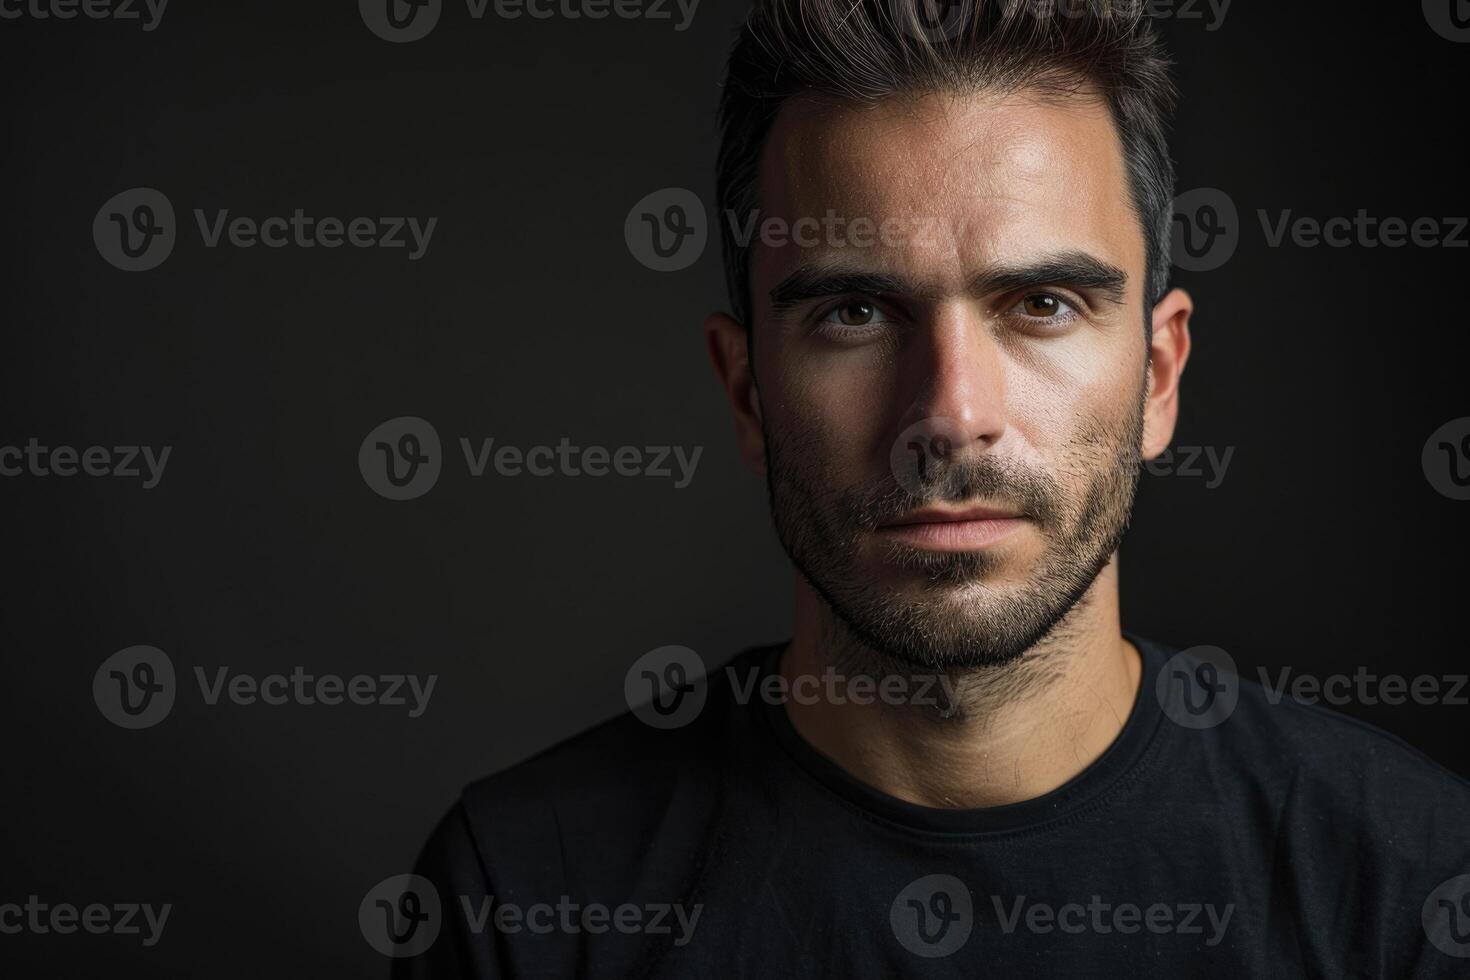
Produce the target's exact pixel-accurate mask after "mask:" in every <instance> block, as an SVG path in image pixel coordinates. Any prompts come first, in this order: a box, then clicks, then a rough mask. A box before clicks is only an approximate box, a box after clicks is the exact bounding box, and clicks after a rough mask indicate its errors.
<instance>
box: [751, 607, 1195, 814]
mask: <svg viewBox="0 0 1470 980" xmlns="http://www.w3.org/2000/svg"><path fill="white" fill-rule="evenodd" d="M1123 636H1124V638H1125V639H1127V640H1128V641H1129V642H1131V643H1132V644H1133V645H1134V646H1135V647H1136V648H1137V649H1138V652H1139V656H1140V658H1141V660H1142V670H1141V676H1140V678H1139V687H1138V696H1137V697H1136V698H1135V699H1134V702H1133V709H1132V711H1130V712H1129V714H1128V719H1127V721H1126V722H1124V724H1123V728H1122V730H1121V731H1120V732H1119V733H1118V736H1117V738H1115V739H1114V740H1113V743H1112V744H1111V745H1110V746H1108V748H1107V749H1106V750H1105V751H1104V752H1103V754H1102V755H1101V756H1099V757H1098V758H1097V759H1096V760H1095V761H1094V762H1093V763H1092V764H1091V765H1089V766H1088V767H1087V768H1086V769H1084V770H1082V771H1081V772H1080V773H1078V774H1077V775H1076V776H1074V777H1072V778H1071V779H1069V780H1068V781H1067V782H1065V783H1063V784H1062V785H1061V786H1058V787H1057V788H1056V789H1054V790H1052V791H1051V792H1049V793H1046V794H1044V795H1042V796H1038V797H1034V798H1032V799H1029V800H1023V801H1021V802H1019V803H1011V804H1007V805H1004V806H995V807H977V808H972V809H948V808H940V807H928V806H921V805H919V804H916V803H909V802H907V801H905V800H901V799H899V798H897V797H895V796H890V795H888V794H887V793H884V792H882V791H881V790H878V789H875V788H874V787H872V786H869V785H868V784H867V783H865V782H863V781H862V780H860V779H858V778H857V777H855V776H853V775H852V774H850V773H849V772H847V770H845V769H843V768H842V767H841V766H839V765H838V764H837V763H836V762H834V761H832V760H831V759H830V758H828V757H827V756H825V755H823V754H822V753H820V752H818V751H817V750H816V749H815V748H814V747H813V746H812V745H811V744H810V743H809V742H807V740H806V739H805V738H803V737H802V735H801V734H800V733H799V732H797V730H796V727H795V726H794V725H793V724H792V723H791V718H790V717H789V716H788V715H787V713H786V707H785V705H784V704H781V703H779V702H775V701H771V702H767V701H762V700H759V699H758V700H757V704H758V705H759V706H760V713H761V715H762V716H763V718H764V720H765V723H766V726H765V727H766V728H767V729H768V731H769V732H770V734H772V735H773V736H774V737H775V739H776V741H777V742H779V743H780V745H781V747H782V749H784V750H785V752H786V754H787V755H788V756H789V757H790V758H791V760H792V761H793V762H794V763H796V765H797V766H798V767H799V768H800V769H802V770H803V771H804V772H805V773H806V774H807V775H809V776H811V777H812V778H814V779H815V780H816V781H817V782H819V783H821V784H822V785H823V786H824V787H825V788H826V789H828V790H830V791H831V792H833V793H836V794H837V795H838V796H840V797H842V798H843V799H844V800H846V801H847V802H848V803H850V804H853V805H855V806H857V807H859V808H860V809H862V810H864V811H866V812H868V813H871V814H873V815H876V816H878V817H881V818H883V819H884V820H887V821H890V822H892V823H896V824H899V825H901V826H904V827H908V828H911V829H914V830H919V831H926V832H931V833H942V834H977V833H998V832H1007V831H1017V830H1023V829H1030V828H1033V827H1035V826H1038V825H1040V824H1043V823H1048V822H1051V821H1053V820H1059V819H1062V818H1063V817H1066V816H1069V815H1072V814H1074V813H1077V812H1078V811H1080V810H1083V809H1085V808H1087V807H1089V806H1091V805H1092V804H1094V803H1096V802H1099V801H1101V800H1102V799H1103V798H1104V797H1105V796H1106V795H1107V793H1108V792H1109V790H1111V789H1113V788H1115V787H1117V786H1118V785H1119V784H1120V783H1121V782H1122V781H1123V780H1124V779H1125V778H1126V777H1128V776H1129V775H1130V774H1132V773H1133V772H1134V771H1135V770H1136V769H1137V768H1138V766H1139V764H1140V763H1141V762H1142V761H1143V757H1144V755H1145V753H1146V752H1147V750H1148V748H1149V746H1150V745H1151V743H1152V742H1153V737H1154V734H1155V732H1156V731H1157V730H1158V728H1159V721H1160V719H1161V718H1162V716H1163V710H1162V708H1161V706H1160V705H1159V701H1158V698H1157V697H1156V696H1155V695H1154V691H1155V690H1156V686H1157V682H1158V674H1159V669H1160V667H1161V666H1162V665H1163V663H1164V661H1165V660H1166V659H1167V656H1168V655H1167V652H1166V651H1165V650H1164V649H1163V648H1162V647H1160V646H1159V645H1157V644H1155V643H1153V642H1151V641H1149V640H1145V639H1142V638H1141V637H1139V636H1136V635H1134V634H1133V633H1130V632H1128V631H1126V630H1125V631H1124V633H1123ZM783 648H784V644H777V645H775V646H772V647H769V648H767V649H766V650H765V651H763V652H762V653H761V655H760V658H759V662H760V664H761V674H762V676H765V675H769V674H771V673H774V672H776V671H777V670H778V669H779V659H780V655H781V650H782V649H783Z"/></svg>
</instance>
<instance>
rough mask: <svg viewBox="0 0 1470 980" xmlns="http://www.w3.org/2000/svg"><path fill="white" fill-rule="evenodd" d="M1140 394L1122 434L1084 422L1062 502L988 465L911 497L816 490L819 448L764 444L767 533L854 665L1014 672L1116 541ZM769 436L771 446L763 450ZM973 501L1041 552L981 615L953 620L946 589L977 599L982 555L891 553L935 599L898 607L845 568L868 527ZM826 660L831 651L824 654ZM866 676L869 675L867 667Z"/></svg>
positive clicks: (956, 468)
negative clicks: (825, 611) (1035, 542)
mask: <svg viewBox="0 0 1470 980" xmlns="http://www.w3.org/2000/svg"><path fill="white" fill-rule="evenodd" d="M1144 393H1145V389H1143V388H1142V387H1141V390H1140V394H1139V398H1138V401H1137V405H1136V410H1135V411H1134V412H1133V414H1132V416H1131V417H1130V418H1129V419H1128V420H1127V422H1126V424H1125V427H1124V429H1123V431H1122V432H1119V433H1115V432H1112V431H1110V430H1109V427H1108V426H1107V425H1106V424H1105V423H1103V422H1102V421H1101V420H1099V419H1092V420H1091V421H1090V422H1089V424H1088V425H1087V426H1086V427H1085V429H1084V430H1083V431H1082V432H1081V434H1079V436H1078V438H1077V439H1076V440H1074V442H1073V443H1072V445H1071V447H1070V452H1069V459H1068V462H1067V463H1066V464H1065V465H1066V466H1067V467H1068V468H1069V469H1071V470H1072V471H1073V472H1075V473H1076V474H1079V475H1082V476H1085V477H1086V478H1087V480H1088V482H1087V485H1086V487H1085V488H1084V489H1083V491H1082V492H1081V494H1080V495H1077V496H1076V497H1075V499H1068V496H1067V493H1066V491H1065V490H1064V489H1063V486H1062V484H1060V483H1059V482H1058V481H1057V480H1056V479H1055V477H1053V476H1052V475H1051V474H1048V473H1042V472H1039V471H1036V470H1034V469H1030V468H1027V467H1024V466H1020V465H1018V464H1016V463H1015V462H1014V461H1013V460H1008V459H1005V458H1002V457H992V456H988V455H982V456H978V457H973V458H971V457H958V458H957V459H956V461H955V462H954V464H953V465H951V466H950V467H949V468H948V469H947V470H946V472H945V473H943V474H942V475H940V476H939V477H938V478H936V479H935V480H933V481H932V482H930V483H928V484H926V485H924V486H923V487H921V488H919V492H918V493H914V492H911V491H910V490H909V489H908V488H905V487H904V486H902V485H900V484H899V482H898V481H897V480H896V479H895V478H893V477H892V476H883V477H879V478H876V479H873V480H869V481H865V482H864V483H862V484H859V485H858V486H856V487H853V488H849V489H845V490H836V491H830V490H825V489H822V488H823V487H824V486H826V485H830V484H829V481H824V480H823V478H822V477H823V474H822V473H821V472H820V467H809V466H805V465H803V462H804V461H811V460H821V459H823V458H825V457H824V455H823V453H822V452H821V449H820V447H819V446H817V445H813V444H812V442H813V441H812V440H810V439H801V438H789V439H783V438H780V437H779V434H778V433H773V432H770V431H767V433H766V447H767V449H766V461H767V466H766V472H767V489H768V492H769V495H770V505H771V514H772V517H773V519H774V522H775V525H776V533H777V535H778V537H779V538H780V540H781V544H782V546H783V547H784V548H785V550H786V553H787V554H788V555H789V556H790V558H791V560H792V562H793V564H795V566H796V567H797V569H798V570H799V571H800V572H801V574H802V575H804V576H805V577H806V580H807V581H808V582H809V583H810V584H811V586H812V587H813V588H814V589H815V590H816V592H817V593H818V594H819V595H820V596H821V597H822V598H823V599H824V600H825V601H826V603H827V605H828V606H829V607H830V608H831V609H832V611H833V612H834V613H835V614H836V616H837V617H838V618H839V619H840V620H841V624H842V625H843V626H844V627H845V630H838V631H836V632H842V633H850V634H851V637H852V638H853V639H855V640H857V641H858V642H859V643H860V644H861V645H862V646H864V647H866V648H867V650H866V651H863V652H858V651H850V655H851V656H855V657H856V659H858V660H862V661H867V662H872V661H873V660H874V659H875V658H876V659H877V660H878V661H886V662H887V663H888V664H889V665H891V666H892V667H894V668H898V669H911V668H920V669H923V670H927V671H937V672H943V673H948V674H964V673H973V672H976V671H980V670H984V669H986V668H996V667H1005V666H1008V665H1012V664H1015V663H1017V662H1018V661H1019V660H1020V659H1021V658H1022V657H1023V656H1024V655H1025V654H1026V653H1027V651H1029V650H1032V649H1033V648H1035V647H1037V646H1038V644H1041V643H1042V642H1043V641H1044V640H1046V639H1047V638H1048V636H1049V635H1052V634H1053V631H1054V630H1056V629H1057V627H1058V624H1060V623H1062V621H1063V620H1064V618H1065V617H1067V615H1068V614H1069V613H1070V612H1071V611H1072V610H1073V609H1074V607H1076V606H1077V604H1078V602H1079V601H1080V600H1081V599H1082V598H1083V596H1084V595H1086V594H1087V592H1088V590H1089V589H1091V587H1092V584H1093V582H1094V581H1095V580H1096V579H1097V576H1098V575H1099V574H1100V573H1101V572H1102V570H1103V569H1104V568H1105V567H1106V566H1107V564H1108V562H1109V561H1111V559H1112V556H1113V554H1114V553H1115V552H1116V551H1117V550H1118V546H1119V545H1120V544H1121V542H1122V540H1123V536H1124V534H1125V532H1126V531H1127V528H1128V522H1129V518H1130V514H1131V512H1132V508H1133V500H1134V495H1135V493H1136V490H1137V486H1138V479H1139V470H1140V463H1141V449H1142V442H1143V409H1144ZM773 436H774V437H775V438H773ZM975 497H986V498H989V499H992V500H1000V501H1005V502H1007V503H1009V504H1011V505H1013V506H1015V507H1016V508H1017V509H1018V510H1019V511H1020V513H1021V515H1022V516H1024V517H1026V518H1028V519H1030V520H1031V521H1033V522H1034V523H1035V525H1036V527H1037V529H1038V530H1039V531H1040V532H1041V533H1042V535H1043V537H1044V538H1045V539H1046V541H1047V543H1048V545H1047V549H1046V553H1045V555H1044V556H1043V558H1042V559H1041V562H1040V564H1039V567H1038V568H1037V570H1036V571H1035V573H1034V574H1033V575H1032V576H1031V578H1030V580H1029V581H1028V582H1026V583H1025V584H1024V585H1022V586H1021V587H1020V588H1019V589H1018V590H1017V591H1016V592H1015V593H1014V594H1012V595H1010V596H1007V597H1002V596H999V595H992V596H991V597H990V601H989V604H988V605H989V608H986V609H985V610H984V611H982V612H978V614H974V615H965V614H963V613H962V612H959V611H957V610H955V609H953V608H950V605H951V602H952V601H953V600H952V597H950V596H949V595H948V591H949V590H951V589H954V588H958V587H962V586H968V587H969V588H970V589H972V590H978V591H980V592H981V593H982V597H981V601H982V602H983V601H984V598H983V593H985V592H988V591H990V589H989V587H987V586H986V585H984V579H985V577H986V576H987V575H988V574H990V573H992V572H993V571H994V569H995V568H996V566H997V564H998V559H997V557H996V556H995V555H993V554H992V553H990V552H987V551H974V552H934V551H925V550H920V549H916V548H911V547H907V546H903V545H898V544H893V545H890V546H889V548H888V552H887V554H886V555H885V558H886V561H887V564H888V565H889V566H890V567H892V568H897V569H900V570H906V571H910V572H918V573H920V574H921V575H922V576H923V581H924V585H925V588H926V590H929V591H932V592H934V593H935V594H936V601H935V602H933V603H930V602H927V601H925V600H924V599H922V598H921V599H918V600H913V599H908V598H900V597H899V596H897V595H895V594H894V593H892V592H887V591H883V590H881V589H878V588H875V587H874V586H873V585H872V584H871V583H870V582H868V581H866V580H865V576H864V574H863V571H862V569H861V568H860V566H859V563H858V556H859V554H860V545H861V542H862V539H863V537H864V536H865V535H866V534H867V533H869V532H871V531H872V530H873V529H875V528H877V527H878V526H879V525H880V524H882V523H884V522H886V521H889V520H892V519H894V518H897V517H899V516H901V515H903V514H906V513H908V512H910V511H912V510H914V509H915V508H917V507H921V506H923V505H924V504H926V503H929V502H933V501H955V502H963V501H968V500H972V499H974V498H975ZM834 652H835V651H834ZM873 666H877V665H876V664H873Z"/></svg>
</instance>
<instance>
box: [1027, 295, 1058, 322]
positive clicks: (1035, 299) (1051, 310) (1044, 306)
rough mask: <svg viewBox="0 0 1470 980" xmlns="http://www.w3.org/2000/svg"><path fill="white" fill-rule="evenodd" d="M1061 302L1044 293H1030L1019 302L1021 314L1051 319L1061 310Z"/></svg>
mask: <svg viewBox="0 0 1470 980" xmlns="http://www.w3.org/2000/svg"><path fill="white" fill-rule="evenodd" d="M1061 305H1062V304H1061V301H1060V300H1058V299H1057V298H1056V297H1055V296H1048V295H1047V294H1046V293H1032V294H1031V295H1030V296H1027V297H1026V298H1025V299H1023V300H1021V312H1023V313H1025V314H1026V315H1027V316H1034V317H1052V316H1056V315H1057V312H1058V311H1059V310H1060V309H1061Z"/></svg>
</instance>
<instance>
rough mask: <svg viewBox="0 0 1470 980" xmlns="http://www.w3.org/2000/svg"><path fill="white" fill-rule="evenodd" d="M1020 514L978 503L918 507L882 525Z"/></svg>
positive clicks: (953, 520) (997, 518) (988, 519)
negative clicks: (956, 505) (958, 505)
mask: <svg viewBox="0 0 1470 980" xmlns="http://www.w3.org/2000/svg"><path fill="white" fill-rule="evenodd" d="M1020 516H1021V515H1020V514H1018V513H1016V512H1015V511H1013V510H1008V509H1006V508H1004V507H985V506H980V505H975V506H971V507H920V508H919V509H918V510H915V511H910V512H909V513H907V514H905V515H904V516H902V517H900V518H897V519H895V520H892V521H885V522H884V524H883V526H884V527H898V526H901V525H904V524H950V523H956V522H959V521H999V520H1005V519H1007V518H1015V517H1020Z"/></svg>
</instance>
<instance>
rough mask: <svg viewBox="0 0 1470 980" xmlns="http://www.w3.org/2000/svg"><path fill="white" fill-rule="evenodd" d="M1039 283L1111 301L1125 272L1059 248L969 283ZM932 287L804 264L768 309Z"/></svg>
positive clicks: (1002, 288)
mask: <svg viewBox="0 0 1470 980" xmlns="http://www.w3.org/2000/svg"><path fill="white" fill-rule="evenodd" d="M1041 286H1071V287H1075V288H1077V289H1088V290H1094V291H1096V292H1099V293H1101V294H1102V295H1103V296H1104V297H1105V298H1106V299H1108V300H1110V301H1111V302H1113V303H1122V302H1123V297H1124V295H1125V293H1126V291H1127V287H1128V274H1127V273H1126V272H1124V271H1123V270H1122V269H1120V268H1118V267H1117V266H1115V265H1111V264H1110V263H1107V262H1104V261H1102V260H1101V259H1099V258H1097V257H1095V256H1092V255H1088V254H1087V253H1086V252H1061V253H1058V254H1056V255H1049V256H1046V257H1044V258H1041V259H1038V260H1037V261H1035V262H1028V263H1026V264H1025V265H1017V266H999V267H996V268H993V269H987V270H986V271H984V272H982V273H980V274H979V275H977V276H975V277H974V278H973V279H972V280H971V281H970V292H971V293H972V294H974V295H985V294H990V293H1010V292H1015V291H1017V290H1020V289H1031V288H1039V287H1041ZM932 293H933V290H931V289H925V288H922V287H919V286H917V285H915V284H913V283H910V282H908V281H906V280H905V279H903V278H902V277H899V276H893V275H889V274H887V273H882V272H865V271H858V270H851V269H840V268H830V267H823V266H817V265H804V266H802V267H800V268H799V269H797V270H796V271H795V272H793V273H791V275H789V276H787V277H786V278H785V279H782V280H781V281H780V282H779V283H777V284H776V287H775V288H774V289H772V290H771V310H772V312H773V313H776V314H781V313H784V312H786V311H788V310H790V309H791V308H792V307H794V306H796V305H797V304H799V303H802V302H805V301H806V300H811V299H821V298H823V297H826V296H840V295H844V294H862V295H867V296H882V295H885V294H886V295H899V296H925V295H931V294H932Z"/></svg>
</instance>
